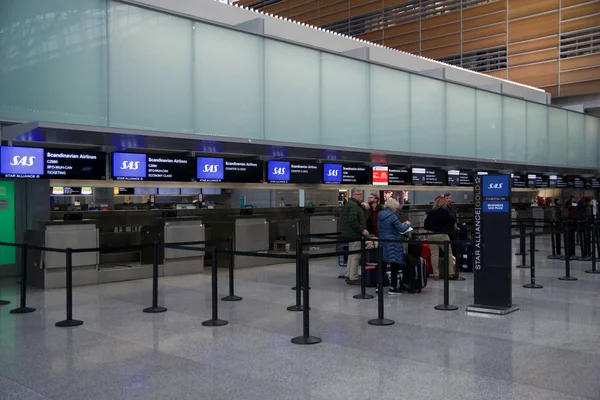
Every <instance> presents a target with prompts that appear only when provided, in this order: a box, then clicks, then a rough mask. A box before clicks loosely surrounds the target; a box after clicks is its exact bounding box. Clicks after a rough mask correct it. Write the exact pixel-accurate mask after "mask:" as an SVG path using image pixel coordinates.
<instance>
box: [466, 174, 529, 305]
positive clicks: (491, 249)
mask: <svg viewBox="0 0 600 400" xmlns="http://www.w3.org/2000/svg"><path fill="white" fill-rule="evenodd" d="M474 191H475V198H474V202H475V204H474V205H475V207H474V217H473V226H474V234H475V235H474V259H473V263H474V268H473V272H474V274H473V275H474V278H475V284H474V290H475V304H473V305H471V306H469V307H467V311H472V312H483V313H491V314H500V315H504V314H508V313H510V312H512V311H516V310H518V307H516V306H514V305H513V304H512V249H511V247H512V240H511V203H510V175H478V176H476V177H475V184H474Z"/></svg>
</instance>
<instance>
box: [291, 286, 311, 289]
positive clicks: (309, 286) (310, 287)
mask: <svg viewBox="0 0 600 400" xmlns="http://www.w3.org/2000/svg"><path fill="white" fill-rule="evenodd" d="M311 289H312V288H311V287H310V286H309V287H308V290H311ZM292 290H296V286H294V287H293V288H292Z"/></svg>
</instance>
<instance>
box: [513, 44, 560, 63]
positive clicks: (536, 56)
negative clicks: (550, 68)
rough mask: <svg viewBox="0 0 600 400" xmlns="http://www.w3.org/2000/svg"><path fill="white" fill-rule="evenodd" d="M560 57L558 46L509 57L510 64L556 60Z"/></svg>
mask: <svg viewBox="0 0 600 400" xmlns="http://www.w3.org/2000/svg"><path fill="white" fill-rule="evenodd" d="M557 58H558V48H554V49H548V50H541V51H536V52H533V53H527V54H520V55H516V56H509V57H508V66H509V67H514V66H517V65H525V64H532V63H536V62H541V61H548V60H556V59H557Z"/></svg>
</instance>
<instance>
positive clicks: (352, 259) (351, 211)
mask: <svg viewBox="0 0 600 400" xmlns="http://www.w3.org/2000/svg"><path fill="white" fill-rule="evenodd" d="M362 200H363V192H362V190H360V189H356V188H355V189H352V195H351V197H350V200H349V201H348V203H346V205H345V206H344V208H343V209H342V235H341V240H347V241H348V242H349V245H348V249H349V250H350V251H355V250H360V240H361V238H362V237H363V236H367V235H368V234H369V231H367V219H366V218H365V212H364V210H363V207H362V204H361V202H362ZM359 264H360V254H350V255H349V256H348V278H347V279H346V283H347V284H348V285H357V284H358V283H359V282H358V266H359Z"/></svg>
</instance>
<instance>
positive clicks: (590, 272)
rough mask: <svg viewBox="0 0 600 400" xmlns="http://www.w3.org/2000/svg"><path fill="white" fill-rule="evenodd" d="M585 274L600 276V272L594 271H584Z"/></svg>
mask: <svg viewBox="0 0 600 400" xmlns="http://www.w3.org/2000/svg"><path fill="white" fill-rule="evenodd" d="M584 272H585V273H586V274H600V270H598V269H596V270H594V269H588V270H586V271H584Z"/></svg>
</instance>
